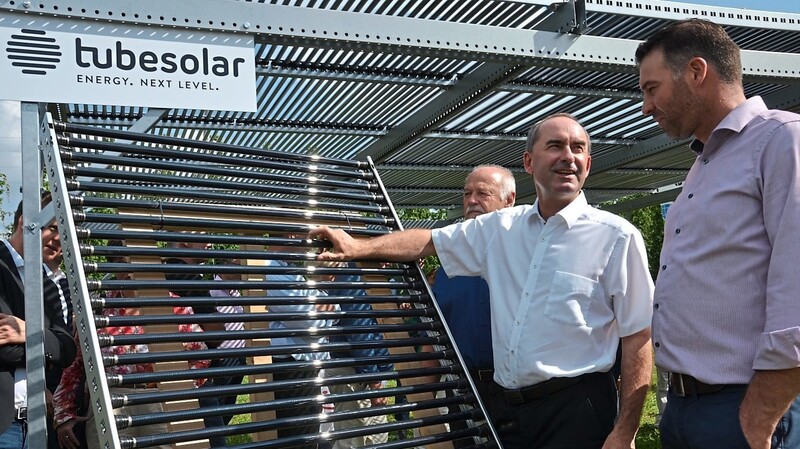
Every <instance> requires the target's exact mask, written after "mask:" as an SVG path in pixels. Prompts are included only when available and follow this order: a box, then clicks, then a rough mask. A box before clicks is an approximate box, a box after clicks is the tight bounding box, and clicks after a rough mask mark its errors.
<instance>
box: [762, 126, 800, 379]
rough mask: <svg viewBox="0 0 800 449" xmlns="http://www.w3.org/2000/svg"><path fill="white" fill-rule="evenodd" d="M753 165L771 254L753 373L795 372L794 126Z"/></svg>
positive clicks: (799, 339) (799, 284) (799, 358)
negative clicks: (764, 313) (786, 370)
mask: <svg viewBox="0 0 800 449" xmlns="http://www.w3.org/2000/svg"><path fill="white" fill-rule="evenodd" d="M759 156H760V159H759V161H758V163H757V164H756V167H757V170H758V172H757V173H756V176H757V177H760V184H761V186H762V202H763V214H764V227H765V229H766V232H767V236H768V238H769V241H770V244H771V246H772V253H771V255H770V262H769V272H768V274H767V290H766V302H767V304H766V320H765V325H764V332H763V333H762V334H761V336H760V338H759V342H758V349H757V352H756V357H755V360H754V362H753V369H756V370H777V369H789V368H797V367H800V300H798V299H800V298H799V296H800V276H798V275H797V260H798V259H797V257H798V254H800V184H799V183H798V176H800V175H799V174H800V121H794V122H789V123H786V124H784V125H783V126H780V127H779V128H777V130H776V131H775V132H774V133H773V134H772V135H771V136H770V138H769V139H768V141H767V143H766V145H765V146H764V147H763V149H762V151H761V153H760V154H759Z"/></svg>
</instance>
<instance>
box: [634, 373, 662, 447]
mask: <svg viewBox="0 0 800 449" xmlns="http://www.w3.org/2000/svg"><path fill="white" fill-rule="evenodd" d="M656 388H657V387H656V369H655V367H653V378H652V380H651V382H650V389H649V390H648V391H647V398H646V399H645V401H644V409H643V410H642V420H641V421H640V424H639V433H637V434H636V448H637V449H661V440H660V439H659V433H658V427H657V426H656V415H657V414H658V407H657V406H656Z"/></svg>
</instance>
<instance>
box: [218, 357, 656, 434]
mask: <svg viewBox="0 0 800 449" xmlns="http://www.w3.org/2000/svg"><path fill="white" fill-rule="evenodd" d="M655 376H656V372H655V369H653V381H652V382H651V383H650V389H649V391H648V392H647V399H645V402H644V409H643V410H642V420H641V424H640V426H639V433H638V434H637V435H636V449H661V441H660V440H659V434H658V427H656V415H657V414H658V407H657V406H656V377H655ZM390 382H392V383H393V381H390ZM242 383H247V377H245V379H244V380H243V381H242ZM393 386H394V385H387V387H393ZM393 399H394V398H392V399H391V402H394V401H393ZM247 402H250V397H249V396H247V395H241V396H239V397H238V398H237V400H236V403H237V404H243V403H247ZM389 420H390V421H393V420H394V417H391V416H390V417H389ZM249 422H250V415H249V414H246V415H236V416H234V417H233V420H231V425H235V424H244V423H249ZM409 436H411V435H409ZM389 437H390V438H389V440H390V441H396V440H397V434H396V432H392V434H390V435H389ZM250 442H252V437H251V436H250V435H247V434H242V435H231V436H229V437H228V446H233V445H237V444H246V443H250Z"/></svg>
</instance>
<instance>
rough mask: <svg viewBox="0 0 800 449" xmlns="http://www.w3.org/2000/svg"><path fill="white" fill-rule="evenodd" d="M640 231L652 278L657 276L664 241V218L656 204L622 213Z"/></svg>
mask: <svg viewBox="0 0 800 449" xmlns="http://www.w3.org/2000/svg"><path fill="white" fill-rule="evenodd" d="M622 216H623V217H625V218H626V219H628V221H630V222H631V223H633V225H634V226H636V227H637V228H638V229H639V231H640V232H641V233H642V237H643V238H644V246H645V248H646V249H647V262H648V265H649V266H650V274H651V275H652V276H653V280H655V279H656V276H658V267H659V259H660V257H661V244H662V243H664V218H663V217H662V216H661V207H660V206H658V205H654V206H648V207H644V208H641V209H636V210H634V211H631V212H626V213H623V214H622Z"/></svg>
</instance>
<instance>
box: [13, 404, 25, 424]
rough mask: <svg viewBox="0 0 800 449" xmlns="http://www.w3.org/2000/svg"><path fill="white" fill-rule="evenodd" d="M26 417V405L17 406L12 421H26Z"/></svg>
mask: <svg viewBox="0 0 800 449" xmlns="http://www.w3.org/2000/svg"><path fill="white" fill-rule="evenodd" d="M27 419H28V407H17V410H16V413H15V415H14V421H26V420H27Z"/></svg>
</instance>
